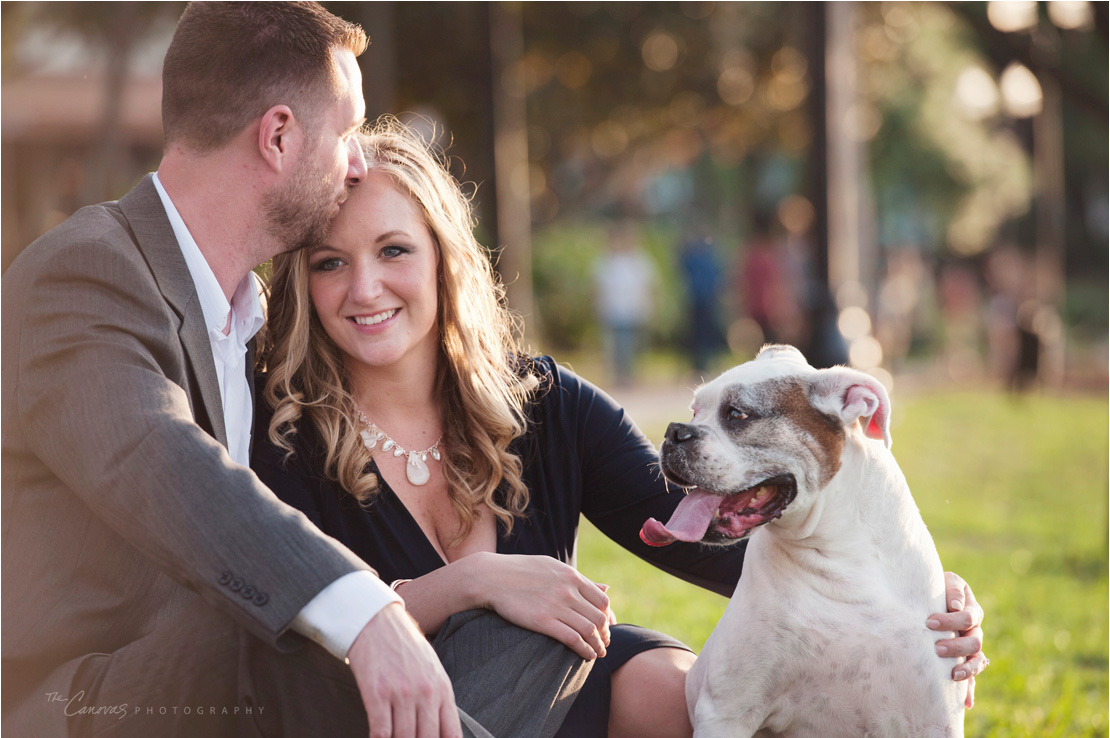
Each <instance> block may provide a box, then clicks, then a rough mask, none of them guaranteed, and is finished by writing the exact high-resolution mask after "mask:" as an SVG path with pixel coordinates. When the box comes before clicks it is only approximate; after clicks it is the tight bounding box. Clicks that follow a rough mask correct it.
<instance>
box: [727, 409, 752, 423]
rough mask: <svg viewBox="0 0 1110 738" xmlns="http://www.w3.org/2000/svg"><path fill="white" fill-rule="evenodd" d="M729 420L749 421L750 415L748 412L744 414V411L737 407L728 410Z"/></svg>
mask: <svg viewBox="0 0 1110 738" xmlns="http://www.w3.org/2000/svg"><path fill="white" fill-rule="evenodd" d="M728 419H729V420H747V419H748V414H747V413H746V412H744V411H743V410H739V409H737V408H735V407H730V408H729V409H728Z"/></svg>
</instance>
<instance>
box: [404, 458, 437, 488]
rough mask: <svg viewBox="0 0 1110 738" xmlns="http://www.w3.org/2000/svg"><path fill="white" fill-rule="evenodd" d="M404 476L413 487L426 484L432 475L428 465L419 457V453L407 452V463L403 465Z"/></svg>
mask: <svg viewBox="0 0 1110 738" xmlns="http://www.w3.org/2000/svg"><path fill="white" fill-rule="evenodd" d="M405 476H406V477H408V479H409V483H410V484H412V485H413V486H414V487H419V486H421V485H423V484H427V482H428V480H429V479H430V478H431V476H432V472H431V471H430V470H429V469H428V465H427V464H425V463H424V461H423V460H422V459H421V458H420V455H419V454H409V463H408V464H406V465H405Z"/></svg>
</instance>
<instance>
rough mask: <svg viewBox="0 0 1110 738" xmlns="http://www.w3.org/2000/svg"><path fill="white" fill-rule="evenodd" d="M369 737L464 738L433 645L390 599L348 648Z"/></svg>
mask: <svg viewBox="0 0 1110 738" xmlns="http://www.w3.org/2000/svg"><path fill="white" fill-rule="evenodd" d="M347 660H348V661H349V662H350V664H351V671H353V672H354V675H355V681H356V682H358V689H359V692H360V693H361V694H362V704H363V705H364V706H365V707H366V716H367V717H368V718H369V720H370V738H462V726H461V725H460V724H459V713H458V710H457V709H456V707H455V693H454V691H453V690H452V689H451V680H450V679H448V677H447V672H445V671H444V670H443V665H442V664H440V663H439V658H438V657H437V656H436V652H435V651H434V650H433V649H432V646H431V644H429V643H428V641H427V639H425V638H424V636H423V634H421V633H420V629H419V628H417V627H416V623H415V622H414V621H413V619H412V618H411V617H410V616H409V614H408V612H406V611H405V608H404V607H403V606H402V605H400V604H398V603H392V604H389V605H386V606H385V607H384V608H382V610H381V611H380V612H379V613H378V614H377V615H375V616H374V617H373V619H371V620H370V622H369V623H367V624H366V627H365V628H363V629H362V632H361V633H359V635H358V637H357V638H356V639H355V642H354V643H353V644H352V645H351V650H350V651H349V652H348V653H347Z"/></svg>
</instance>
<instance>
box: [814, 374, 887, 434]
mask: <svg viewBox="0 0 1110 738" xmlns="http://www.w3.org/2000/svg"><path fill="white" fill-rule="evenodd" d="M810 399H811V401H812V402H813V406H814V407H815V408H817V409H818V410H821V411H822V412H826V413H829V414H830V415H833V416H835V417H837V418H840V421H841V422H842V423H844V425H851V424H852V423H854V422H855V421H856V420H857V419H860V418H862V419H863V420H862V421H861V422H862V423H863V433H864V435H866V436H867V437H868V438H875V439H879V440H881V441H883V442H884V443H885V444H886V447H887V448H890V446H891V438H890V398H889V397H888V396H887V393H886V388H885V387H883V385H882V383H881V382H880V381H879V380H877V379H875V378H874V377H872V376H870V375H867V374H864V373H863V372H860V371H856V370H855V369H848V368H847V367H839V366H838V367H834V368H832V369H823V370H821V371H819V372H817V376H816V377H814V379H813V382H812V383H811V384H810Z"/></svg>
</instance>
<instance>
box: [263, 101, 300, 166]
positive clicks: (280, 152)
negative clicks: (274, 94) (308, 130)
mask: <svg viewBox="0 0 1110 738" xmlns="http://www.w3.org/2000/svg"><path fill="white" fill-rule="evenodd" d="M300 134H301V131H300V126H299V125H297V119H296V118H295V117H293V111H292V110H290V109H289V106H288V105H275V106H274V107H272V108H270V109H269V110H267V111H266V112H265V113H263V114H262V119H261V120H260V121H259V124H258V152H259V154H261V155H262V159H263V161H265V162H266V163H267V165H269V167H270V168H271V169H273V170H274V171H275V172H281V171H282V169H283V168H284V167H285V166H286V165H287V163H288V161H289V155H290V151H291V147H292V144H293V142H294V140H295V139H296V137H297V136H298V135H300Z"/></svg>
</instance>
